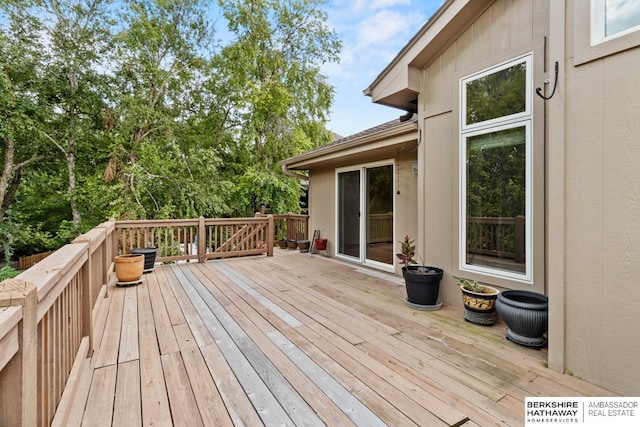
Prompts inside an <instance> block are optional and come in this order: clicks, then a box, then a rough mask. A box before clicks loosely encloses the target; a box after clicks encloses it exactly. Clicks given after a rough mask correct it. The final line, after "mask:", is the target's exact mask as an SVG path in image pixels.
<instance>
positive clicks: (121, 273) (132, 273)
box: [115, 254, 144, 283]
mask: <svg viewBox="0 0 640 427" xmlns="http://www.w3.org/2000/svg"><path fill="white" fill-rule="evenodd" d="M143 267H144V255H133V254H129V255H118V256H116V258H115V271H116V277H117V278H118V282H122V283H129V282H135V281H138V280H140V278H141V277H142V271H143V269H144V268H143Z"/></svg>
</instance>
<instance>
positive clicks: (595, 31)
mask: <svg viewBox="0 0 640 427" xmlns="http://www.w3.org/2000/svg"><path fill="white" fill-rule="evenodd" d="M605 2H606V0H591V46H595V45H598V44H600V43H605V42H608V41H610V40H613V39H617V38H618V37H623V36H626V35H627V34H631V33H635V32H636V31H639V30H640V24H639V25H636V26H634V27H631V28H627V29H626V30H623V31H619V32H617V33H615V34H611V35H609V36H607V35H605V21H606V16H605V7H606V5H605Z"/></svg>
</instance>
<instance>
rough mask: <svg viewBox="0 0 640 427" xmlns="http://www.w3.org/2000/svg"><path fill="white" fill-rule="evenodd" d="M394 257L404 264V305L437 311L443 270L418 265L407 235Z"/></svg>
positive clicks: (439, 303) (414, 247)
mask: <svg viewBox="0 0 640 427" xmlns="http://www.w3.org/2000/svg"><path fill="white" fill-rule="evenodd" d="M396 256H397V257H398V259H400V260H401V261H402V263H403V264H404V267H402V276H403V277H404V282H405V286H406V289H407V299H406V300H405V302H406V304H407V305H408V306H409V307H412V308H416V309H419V310H437V309H439V308H440V307H442V302H440V301H438V293H439V291H440V281H441V280H442V274H443V270H442V269H441V268H437V267H429V266H426V265H419V264H418V263H417V262H416V260H415V259H414V257H415V256H416V245H415V242H414V240H413V239H411V238H410V237H409V236H408V235H407V236H405V238H404V240H403V241H401V242H400V253H398V254H396Z"/></svg>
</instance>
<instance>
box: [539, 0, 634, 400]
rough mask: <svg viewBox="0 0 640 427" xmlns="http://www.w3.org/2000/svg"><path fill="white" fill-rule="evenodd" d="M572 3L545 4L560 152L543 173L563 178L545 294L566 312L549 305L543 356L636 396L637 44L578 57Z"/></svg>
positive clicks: (580, 38)
mask: <svg viewBox="0 0 640 427" xmlns="http://www.w3.org/2000/svg"><path fill="white" fill-rule="evenodd" d="M552 3H553V2H552ZM573 6H574V2H573V1H572V0H566V1H560V2H557V4H552V6H551V7H552V16H554V17H555V18H554V19H553V20H552V22H551V39H550V43H551V45H552V47H553V48H552V49H551V52H550V57H551V59H552V60H554V61H555V60H558V61H559V62H560V63H561V64H562V67H561V73H560V75H561V77H562V78H561V79H560V86H559V90H558V95H556V96H557V97H558V98H557V99H555V100H553V102H552V103H550V110H549V116H550V117H554V121H552V122H551V125H552V126H554V128H553V129H554V132H552V133H550V139H549V145H550V146H552V147H553V149H554V152H555V153H557V154H558V156H559V157H561V158H562V159H563V161H562V162H561V163H550V168H549V174H550V177H554V178H557V179H561V180H563V185H561V184H557V187H556V188H560V189H562V190H561V191H560V190H556V193H555V194H554V195H553V200H550V202H553V203H554V205H553V206H554V209H556V211H557V212H558V214H557V215H550V218H549V221H550V227H552V228H553V229H554V230H558V231H559V232H561V233H562V234H561V235H562V236H563V238H562V240H561V242H560V243H561V246H554V247H550V254H549V256H550V259H554V260H558V259H561V260H563V263H562V265H558V263H557V261H553V262H554V263H555V265H553V266H552V268H553V270H552V271H553V272H554V275H553V276H551V277H550V283H549V285H550V297H551V298H563V299H564V302H565V303H564V306H563V312H558V310H559V308H558V307H557V306H556V308H555V309H554V310H556V312H555V313H552V318H551V321H552V325H556V327H557V328H562V330H565V331H567V333H566V334H565V335H564V336H563V337H562V338H563V339H562V340H558V342H556V343H553V346H551V344H550V356H549V363H550V366H552V367H556V368H560V369H564V370H570V371H571V372H573V373H574V374H575V375H577V376H579V377H581V378H583V379H585V380H587V381H590V382H593V383H595V384H597V385H599V386H602V387H604V388H607V389H610V390H612V391H615V392H617V393H621V394H623V395H632V396H637V395H639V394H640V366H639V365H638V360H640V341H639V340H638V339H637V337H638V334H637V331H636V325H637V324H639V323H640V311H639V310H638V309H637V304H638V302H640V286H638V277H639V276H640V121H639V120H638V117H640V99H639V98H638V96H637V94H638V93H640V74H638V73H637V72H636V71H635V70H637V69H638V67H640V48H639V47H637V45H636V47H633V48H631V49H629V50H623V51H618V52H615V51H614V52H609V54H608V55H606V56H602V57H596V58H595V59H590V60H589V61H587V62H584V59H583V58H584V57H585V52H584V37H585V36H588V33H587V34H585V33H584V31H583V30H584V28H585V25H587V28H588V19H589V16H588V14H587V16H585V15H584V13H583V12H584V10H577V9H576V10H574V7H573ZM581 6H582V5H581ZM636 36H637V34H636ZM604 47H605V48H606V46H604ZM601 48H602V46H600V47H599V49H601ZM581 49H582V51H580V50H581ZM587 56H588V55H587ZM595 56H597V55H595ZM557 128H559V130H557ZM561 168H564V170H561ZM558 207H559V209H558ZM556 239H557V238H556ZM552 349H557V351H555V352H553V353H552V352H551V350H552Z"/></svg>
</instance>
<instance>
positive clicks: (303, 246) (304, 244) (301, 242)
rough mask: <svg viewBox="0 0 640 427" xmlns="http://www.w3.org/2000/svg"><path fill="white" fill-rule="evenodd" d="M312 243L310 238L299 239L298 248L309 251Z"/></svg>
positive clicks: (301, 250)
mask: <svg viewBox="0 0 640 427" xmlns="http://www.w3.org/2000/svg"><path fill="white" fill-rule="evenodd" d="M310 244H311V242H309V241H308V240H298V249H300V252H308V251H309V246H310Z"/></svg>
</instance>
